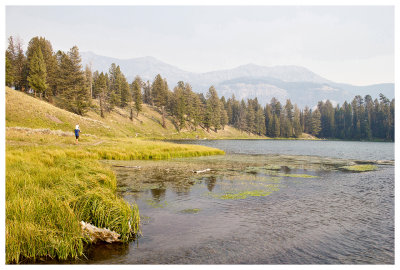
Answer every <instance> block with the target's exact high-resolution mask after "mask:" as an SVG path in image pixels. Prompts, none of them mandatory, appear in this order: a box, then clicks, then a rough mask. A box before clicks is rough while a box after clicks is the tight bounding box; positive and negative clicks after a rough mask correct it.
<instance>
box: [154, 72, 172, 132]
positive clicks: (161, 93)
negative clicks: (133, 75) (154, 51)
mask: <svg viewBox="0 0 400 270" xmlns="http://www.w3.org/2000/svg"><path fill="white" fill-rule="evenodd" d="M168 92H169V90H168V84H167V81H166V80H164V79H163V78H162V77H161V75H160V74H158V75H157V76H156V77H155V78H154V81H153V84H152V86H151V97H152V100H153V103H154V106H156V107H158V108H160V110H161V114H162V126H163V127H164V128H166V123H165V106H167V104H168V96H169V93H168Z"/></svg>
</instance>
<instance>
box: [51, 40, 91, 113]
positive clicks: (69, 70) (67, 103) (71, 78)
mask: <svg viewBox="0 0 400 270" xmlns="http://www.w3.org/2000/svg"><path fill="white" fill-rule="evenodd" d="M58 54H59V59H60V62H61V63H60V67H59V74H58V78H59V79H58V84H57V89H58V90H60V92H61V99H62V101H63V105H64V107H65V108H66V109H67V110H69V111H71V112H74V113H76V114H80V115H83V114H84V113H85V112H86V111H87V109H88V107H89V106H90V91H89V89H88V87H87V85H86V84H85V75H84V72H83V71H82V66H81V58H80V55H79V49H78V47H76V46H74V47H72V48H71V49H70V51H69V52H68V53H67V54H65V53H58Z"/></svg>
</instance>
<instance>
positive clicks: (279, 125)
mask: <svg viewBox="0 0 400 270" xmlns="http://www.w3.org/2000/svg"><path fill="white" fill-rule="evenodd" d="M22 47H23V46H22V42H21V41H19V40H15V39H14V38H13V37H12V36H11V37H9V39H8V48H7V50H6V61H5V64H6V85H7V86H10V87H13V88H14V89H16V90H20V91H24V92H27V93H30V94H32V95H34V96H35V97H38V98H40V99H44V100H46V101H48V102H51V103H53V104H55V105H57V106H59V107H62V108H64V109H66V110H68V111H71V112H74V113H76V114H79V115H84V114H85V113H86V112H87V111H88V110H89V109H90V108H92V109H95V110H98V113H99V114H100V115H101V116H102V117H107V114H108V113H110V112H111V111H112V110H113V109H114V108H115V107H120V108H128V109H129V110H130V118H131V119H133V117H134V115H136V116H137V115H138V114H140V112H141V111H142V104H143V103H145V104H148V105H149V106H153V107H154V108H155V109H157V110H158V111H159V112H160V114H161V115H162V121H161V125H162V126H164V127H165V125H166V123H165V118H166V117H170V118H171V119H173V122H174V124H175V127H176V129H177V130H178V131H180V130H181V129H192V130H196V129H197V128H199V127H201V128H204V129H206V130H210V129H213V130H215V131H217V130H220V129H224V127H225V126H226V125H231V126H234V127H236V128H237V129H239V130H241V131H244V132H247V133H253V134H258V135H262V136H263V135H265V136H268V137H272V138H278V137H279V138H282V137H283V138H298V137H300V136H301V134H302V133H303V132H305V133H309V134H312V135H314V136H316V137H318V138H330V139H346V140H386V141H393V140H394V110H395V108H394V107H395V102H394V99H392V100H389V99H388V98H387V97H385V96H384V95H383V94H380V95H379V99H378V98H375V99H373V98H372V97H371V96H370V95H366V96H365V97H362V96H359V95H357V96H355V97H354V99H353V100H352V101H349V102H347V101H346V102H344V103H343V104H342V105H339V104H338V105H337V106H333V104H332V103H331V102H330V101H329V100H327V101H320V102H318V104H317V105H316V106H315V107H313V108H309V107H305V108H303V109H300V108H299V107H298V106H297V105H296V104H292V102H291V100H290V99H287V100H286V101H285V102H284V103H281V102H280V101H279V100H277V99H276V98H272V99H271V101H270V103H268V104H266V105H265V106H262V105H261V104H260V103H259V102H258V100H257V98H254V99H247V100H243V99H242V100H237V99H236V98H235V96H231V97H228V98H225V97H224V96H222V97H221V98H220V97H218V93H217V90H216V89H215V88H214V86H210V88H209V89H208V92H207V94H206V95H205V96H204V95H203V94H202V93H200V94H199V93H195V92H193V91H192V87H191V85H190V84H189V83H187V82H183V81H180V82H178V83H177V85H176V86H173V88H172V90H171V89H170V87H169V86H168V84H167V80H166V78H163V77H162V76H161V75H160V74H158V75H157V76H156V77H155V78H154V80H153V81H152V82H150V81H143V80H142V79H141V78H140V77H139V76H136V78H135V79H134V81H133V82H131V83H129V82H128V81H127V79H126V76H125V75H124V74H123V73H122V72H121V70H120V67H119V66H118V65H117V64H115V63H114V64H112V65H111V66H110V68H109V71H108V72H106V73H104V72H99V71H97V70H96V71H92V70H91V67H90V66H86V67H84V68H83V67H82V64H81V58H80V55H79V49H78V47H77V46H74V47H72V48H71V49H70V50H69V51H68V52H63V51H60V50H58V51H56V52H55V51H54V50H53V48H52V45H51V43H50V41H48V40H46V39H45V38H43V37H34V38H32V39H31V40H30V41H29V43H28V47H27V50H26V52H24V51H23V48H22ZM94 101H96V102H94Z"/></svg>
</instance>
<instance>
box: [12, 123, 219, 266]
mask: <svg viewBox="0 0 400 270" xmlns="http://www.w3.org/2000/svg"><path fill="white" fill-rule="evenodd" d="M58 140H60V141H58ZM68 140H71V141H68ZM102 140H104V141H102ZM82 141H83V142H80V144H79V145H74V144H73V142H74V139H73V138H71V139H69V138H66V137H62V136H56V135H54V134H42V135H41V136H40V137H39V136H31V135H29V134H23V133H21V132H17V131H15V130H13V131H11V130H10V131H7V146H6V262H7V263H21V262H24V261H29V262H31V261H33V262H34V261H36V260H37V259H39V258H42V257H50V258H54V259H59V260H65V259H76V258H78V257H79V256H82V255H83V253H84V247H85V242H86V240H85V239H84V237H83V235H82V231H81V228H80V225H79V222H80V221H81V220H83V221H85V222H89V223H91V224H93V225H95V226H97V227H100V228H104V227H106V228H109V229H110V230H113V231H116V232H117V233H119V234H120V235H121V240H122V241H129V240H130V239H132V237H134V236H135V234H137V233H138V232H139V224H140V217H139V210H138V208H137V206H136V205H130V204H128V203H127V202H126V201H124V200H123V199H122V198H120V197H118V196H117V194H116V188H117V181H116V177H115V175H114V173H113V171H112V170H111V169H110V168H109V167H107V166H105V165H104V164H102V163H100V162H99V160H102V159H110V160H134V159H155V160H158V159H169V158H175V157H195V156H201V155H215V154H224V152H223V151H221V150H218V149H213V148H208V147H204V146H196V145H177V144H172V143H165V142H156V141H143V140H139V139H131V140H129V139H109V138H107V139H104V138H103V139H101V138H88V139H83V140H82ZM99 141H100V142H101V144H98V142H99ZM10 142H12V143H10Z"/></svg>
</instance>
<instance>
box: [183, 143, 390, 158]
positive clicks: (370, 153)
mask: <svg viewBox="0 0 400 270" xmlns="http://www.w3.org/2000/svg"><path fill="white" fill-rule="evenodd" d="M175 142H176V143H187V144H200V145H205V146H210V147H215V148H218V149H222V150H224V151H225V152H226V153H230V154H281V155H307V156H322V157H333V158H346V159H361V160H382V159H383V160H385V159H388V160H394V143H391V142H351V141H301V140H193V141H175Z"/></svg>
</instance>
